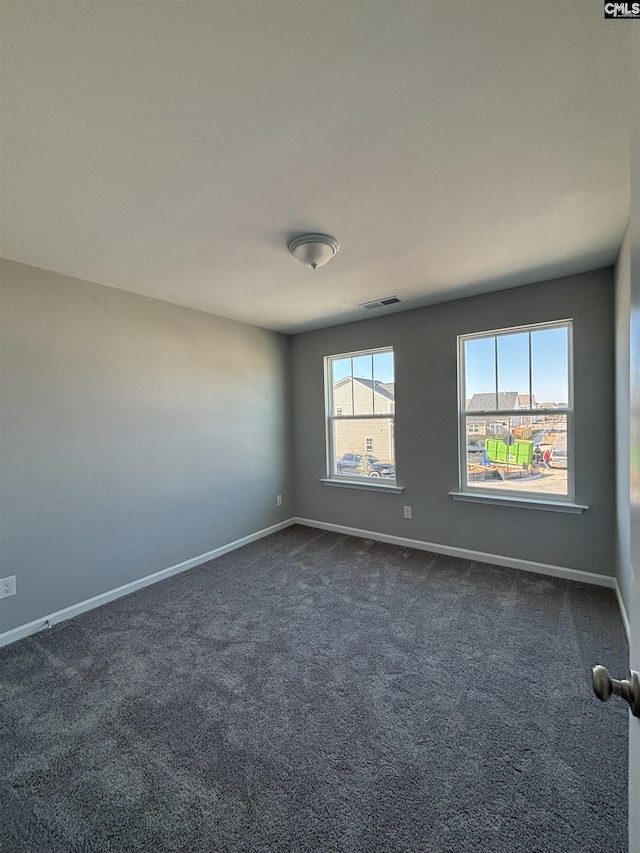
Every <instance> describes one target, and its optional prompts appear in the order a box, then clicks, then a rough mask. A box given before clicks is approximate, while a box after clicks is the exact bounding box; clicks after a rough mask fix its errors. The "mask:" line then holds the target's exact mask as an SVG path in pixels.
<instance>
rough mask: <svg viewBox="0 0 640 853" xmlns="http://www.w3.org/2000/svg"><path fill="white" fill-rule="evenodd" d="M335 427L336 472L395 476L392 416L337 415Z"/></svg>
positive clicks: (334, 460)
mask: <svg viewBox="0 0 640 853" xmlns="http://www.w3.org/2000/svg"><path fill="white" fill-rule="evenodd" d="M332 426H333V459H332V460H331V470H332V472H333V473H334V474H343V475H348V476H349V477H382V478H385V479H395V475H396V471H395V448H394V435H393V419H392V418H363V419H361V420H351V419H344V420H342V419H340V418H338V419H336V420H334V421H332Z"/></svg>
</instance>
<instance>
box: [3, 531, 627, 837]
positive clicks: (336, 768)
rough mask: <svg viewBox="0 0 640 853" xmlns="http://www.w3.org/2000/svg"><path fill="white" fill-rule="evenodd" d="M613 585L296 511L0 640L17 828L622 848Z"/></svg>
mask: <svg viewBox="0 0 640 853" xmlns="http://www.w3.org/2000/svg"><path fill="white" fill-rule="evenodd" d="M597 662H600V663H604V664H605V665H607V666H608V667H609V669H610V670H611V671H612V673H613V674H617V675H618V676H619V675H624V674H626V671H627V669H626V667H627V663H628V657H627V649H626V646H625V641H624V634H623V629H622V626H621V623H620V619H619V615H618V612H617V608H616V603H615V599H614V595H613V593H612V592H611V591H610V590H605V589H602V588H599V587H592V586H586V585H583V584H577V583H572V582H569V581H562V580H553V579H550V578H546V577H541V576H539V575H534V574H528V573H525V572H517V571H513V570H511V569H504V568H498V567H495V566H487V565H483V564H479V563H471V562H466V561H464V560H459V559H454V558H450V557H442V556H436V555H435V554H430V553H425V552H420V551H413V550H410V549H406V548H400V547H395V546H390V545H383V544H379V543H374V542H370V541H365V540H362V539H356V538H353V537H347V536H341V535H337V534H332V533H321V532H320V531H317V530H310V529H305V528H302V527H293V528H289V529H288V530H285V531H282V532H281V533H278V534H275V535H273V536H271V537H269V538H268V539H264V540H261V541H259V542H256V543H254V544H252V545H248V546H246V547H245V548H242V549H241V550H238V551H235V552H234V553H231V554H228V555H226V556H224V557H221V558H219V559H217V560H215V561H212V562H210V563H208V564H207V565H205V566H202V567H200V568H198V569H194V570H192V571H190V572H186V573H185V574H182V575H179V576H176V577H174V578H171V579H170V580H167V581H165V582H163V583H160V584H157V585H155V586H153V587H149V588H147V589H145V590H141V591H140V592H137V593H135V594H133V595H131V596H128V597H127V598H123V599H120V600H119V601H116V602H113V603H112V604H109V605H106V606H105V607H102V608H100V609H99V610H94V611H92V612H90V613H87V614H85V615H83V616H80V617H78V618H76V619H74V620H72V621H69V622H66V623H63V624H61V625H59V626H57V627H55V628H53V629H52V630H50V631H47V632H45V633H40V634H37V635H34V636H32V637H29V638H27V639H25V640H23V641H21V642H19V643H16V644H14V645H13V646H10V647H7V648H5V649H3V650H0V689H1V691H2V707H1V709H0V720H1V731H2V752H1V759H0V760H1V767H0V850H2V851H3V853H14V851H21V853H22V851H34V853H48V851H64V853H74V851H99V853H109V851H157V853H162V851H175V850H183V851H216V853H217V851H252V853H255V851H323V853H325V851H326V853H328V852H329V851H376V853H382V851H412V853H420V851H424V853H426V851H437V853H446V851H479V853H500V851H504V852H505V853H517V852H518V851H525V852H526V853H535V851H553V853H559V851H562V853H571V851H580V853H589V851H593V853H616V851H625V850H626V849H627V844H626V824H627V807H626V798H627V793H626V767H627V711H626V710H625V708H626V706H624V704H623V703H622V702H619V701H617V700H616V702H613V701H612V702H610V703H609V705H607V706H605V705H602V704H601V703H599V702H598V700H597V699H595V697H593V695H592V694H591V688H590V681H589V678H590V668H591V666H592V665H593V664H594V663H597Z"/></svg>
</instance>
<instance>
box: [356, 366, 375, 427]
mask: <svg viewBox="0 0 640 853" xmlns="http://www.w3.org/2000/svg"><path fill="white" fill-rule="evenodd" d="M353 405H354V408H353V413H354V415H372V414H373V357H372V356H370V355H358V356H355V357H354V359H353Z"/></svg>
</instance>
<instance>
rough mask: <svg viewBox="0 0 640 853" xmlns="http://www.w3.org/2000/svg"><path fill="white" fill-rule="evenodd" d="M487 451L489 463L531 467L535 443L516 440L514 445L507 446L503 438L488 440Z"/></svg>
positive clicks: (486, 442)
mask: <svg viewBox="0 0 640 853" xmlns="http://www.w3.org/2000/svg"><path fill="white" fill-rule="evenodd" d="M484 446H485V450H486V453H487V459H488V460H489V462H499V463H502V464H503V465H531V462H532V460H533V442H532V441H522V440H521V439H516V441H515V443H514V444H511V445H509V444H505V443H504V441H503V440H502V439H501V438H487V439H486V441H485V443H484Z"/></svg>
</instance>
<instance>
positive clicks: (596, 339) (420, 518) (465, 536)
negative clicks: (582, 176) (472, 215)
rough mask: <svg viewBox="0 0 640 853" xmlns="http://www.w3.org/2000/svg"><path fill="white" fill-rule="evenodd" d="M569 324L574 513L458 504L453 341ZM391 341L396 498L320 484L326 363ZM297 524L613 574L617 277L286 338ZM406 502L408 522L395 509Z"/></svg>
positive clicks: (545, 286) (602, 275) (602, 273)
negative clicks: (580, 508) (584, 507)
mask: <svg viewBox="0 0 640 853" xmlns="http://www.w3.org/2000/svg"><path fill="white" fill-rule="evenodd" d="M568 317H572V318H573V319H574V358H575V371H574V374H575V421H576V425H575V460H576V501H577V502H578V503H583V504H588V505H589V506H590V509H589V510H588V511H587V512H585V513H583V514H582V515H568V514H565V513H555V512H541V511H539V510H529V509H516V508H510V507H504V506H496V505H493V506H487V505H479V504H471V503H459V502H454V501H453V500H452V499H451V497H449V495H448V492H449V491H450V490H455V489H456V488H457V484H458V445H457V429H458V425H457V408H456V407H457V397H456V349H457V344H456V338H457V336H458V335H460V334H465V333H472V332H478V331H483V330H488V329H497V328H503V327H508V326H518V325H524V324H527V323H538V322H545V321H551V320H557V319H564V318H568ZM381 346H393V347H394V350H395V364H396V398H397V414H396V453H397V471H398V482H399V484H400V485H403V486H405V491H404V493H403V494H402V495H389V494H379V493H372V492H365V491H356V490H352V489H340V488H334V487H327V486H323V485H322V484H321V483H320V482H319V478H320V477H323V476H325V448H324V397H323V356H325V355H331V354H334V353H342V352H348V351H353V350H359V349H367V348H369V347H381ZM292 367H293V401H294V424H295V488H296V511H297V515H298V516H300V517H306V518H310V519H314V520H317V521H324V522H331V523H334V524H344V525H347V526H351V527H356V528H362V529H367V530H372V531H379V532H384V533H388V534H393V535H397V536H406V537H409V538H412V539H419V540H423V541H426V542H432V543H436V544H440V545H449V546H457V547H461V548H467V549H472V550H476V551H483V552H486V553H490V554H497V555H501V556H505V557H512V558H513V557H515V558H520V559H526V560H533V561H537V562H541V563H547V564H551V565H557V566H565V567H571V568H576V569H582V570H584V571H589V572H600V573H603V574H613V573H614V562H613V553H614V503H615V484H614V442H613V437H614V420H613V407H614V368H613V276H612V271H611V270H610V269H606V270H598V271H595V272H590V273H585V274H583V275H577V276H571V277H568V278H564V279H558V280H554V281H548V282H543V283H540V284H534V285H529V286H526V287H518V288H516V289H513V290H509V291H502V292H499V293H492V294H488V295H484V296H477V297H472V298H469V299H462V300H458V301H455V302H447V303H443V304H440V305H434V306H431V307H428V308H422V309H418V310H414V311H407V312H405V313H398V314H395V315H390V316H386V317H380V318H376V319H371V320H366V321H363V322H360V323H352V324H349V325H344V326H337V327H333V328H330V329H323V330H320V331H316V332H308V333H306V334H302V335H298V336H296V337H294V339H293V347H292ZM404 504H409V505H411V506H412V507H413V520H405V519H403V517H402V507H403V505H404Z"/></svg>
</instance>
